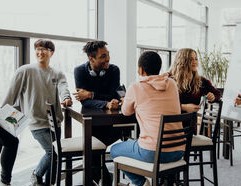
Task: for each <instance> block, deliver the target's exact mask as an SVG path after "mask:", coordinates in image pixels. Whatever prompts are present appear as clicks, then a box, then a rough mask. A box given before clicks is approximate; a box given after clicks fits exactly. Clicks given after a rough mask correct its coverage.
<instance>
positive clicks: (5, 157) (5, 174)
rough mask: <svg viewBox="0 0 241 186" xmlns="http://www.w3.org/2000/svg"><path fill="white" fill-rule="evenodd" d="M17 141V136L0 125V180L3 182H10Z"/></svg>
mask: <svg viewBox="0 0 241 186" xmlns="http://www.w3.org/2000/svg"><path fill="white" fill-rule="evenodd" d="M18 143H19V141H18V138H16V137H14V136H13V135H11V134H10V133H8V132H7V131H5V130H4V129H3V128H1V127H0V152H1V166H2V171H1V181H2V182H3V183H5V184H9V183H10V182H11V177H12V170H13V165H14V162H15V159H16V155H17V151H18Z"/></svg>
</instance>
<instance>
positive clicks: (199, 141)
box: [192, 135, 213, 147]
mask: <svg viewBox="0 0 241 186" xmlns="http://www.w3.org/2000/svg"><path fill="white" fill-rule="evenodd" d="M209 145H213V142H212V139H211V138H209V137H206V136H204V135H194V136H193V137H192V147H195V146H209Z"/></svg>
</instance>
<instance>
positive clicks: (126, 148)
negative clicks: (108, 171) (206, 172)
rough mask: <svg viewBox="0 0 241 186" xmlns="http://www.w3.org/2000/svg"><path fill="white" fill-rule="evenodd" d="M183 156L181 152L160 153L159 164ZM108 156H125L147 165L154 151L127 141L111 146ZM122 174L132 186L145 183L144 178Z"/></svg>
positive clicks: (152, 158) (135, 141) (135, 142)
mask: <svg viewBox="0 0 241 186" xmlns="http://www.w3.org/2000/svg"><path fill="white" fill-rule="evenodd" d="M183 154H184V153H183V151H176V152H162V153H161V156H160V158H161V159H160V161H161V163H168V162H173V161H178V160H180V159H181V158H182V157H183ZM110 155H111V157H112V158H116V157H118V156H125V157H129V158H133V159H137V160H140V161H144V162H148V163H153V161H154V157H155V151H151V150H146V149H143V148H141V147H140V146H139V144H138V142H137V140H127V141H124V142H121V143H117V144H115V145H113V146H112V147H111V149H110ZM124 173H125V175H126V176H127V177H128V178H129V179H130V180H131V181H132V183H133V184H134V185H137V186H142V185H143V184H144V183H145V181H146V178H145V177H144V176H140V175H137V174H133V173H129V172H124Z"/></svg>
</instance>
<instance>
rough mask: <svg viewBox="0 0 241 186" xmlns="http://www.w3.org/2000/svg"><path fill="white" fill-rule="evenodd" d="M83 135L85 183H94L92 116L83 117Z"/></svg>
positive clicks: (86, 185) (88, 184) (86, 184)
mask: <svg viewBox="0 0 241 186" xmlns="http://www.w3.org/2000/svg"><path fill="white" fill-rule="evenodd" d="M83 119H84V123H83V131H82V132H83V136H84V142H83V145H84V146H83V147H84V160H83V164H84V172H83V185H85V186H90V185H92V171H91V164H92V163H91V162H92V118H90V117H89V118H83Z"/></svg>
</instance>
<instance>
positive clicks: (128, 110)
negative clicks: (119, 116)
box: [121, 87, 135, 116]
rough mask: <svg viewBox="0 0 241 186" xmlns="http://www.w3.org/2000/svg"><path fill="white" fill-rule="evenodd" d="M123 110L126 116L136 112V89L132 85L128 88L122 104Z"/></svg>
mask: <svg viewBox="0 0 241 186" xmlns="http://www.w3.org/2000/svg"><path fill="white" fill-rule="evenodd" d="M121 111H122V113H123V114H124V115H126V116H130V115H132V114H134V113H135V97H134V89H133V88H132V87H130V88H128V89H127V91H126V95H125V97H124V100H123V103H122V106H121Z"/></svg>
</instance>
